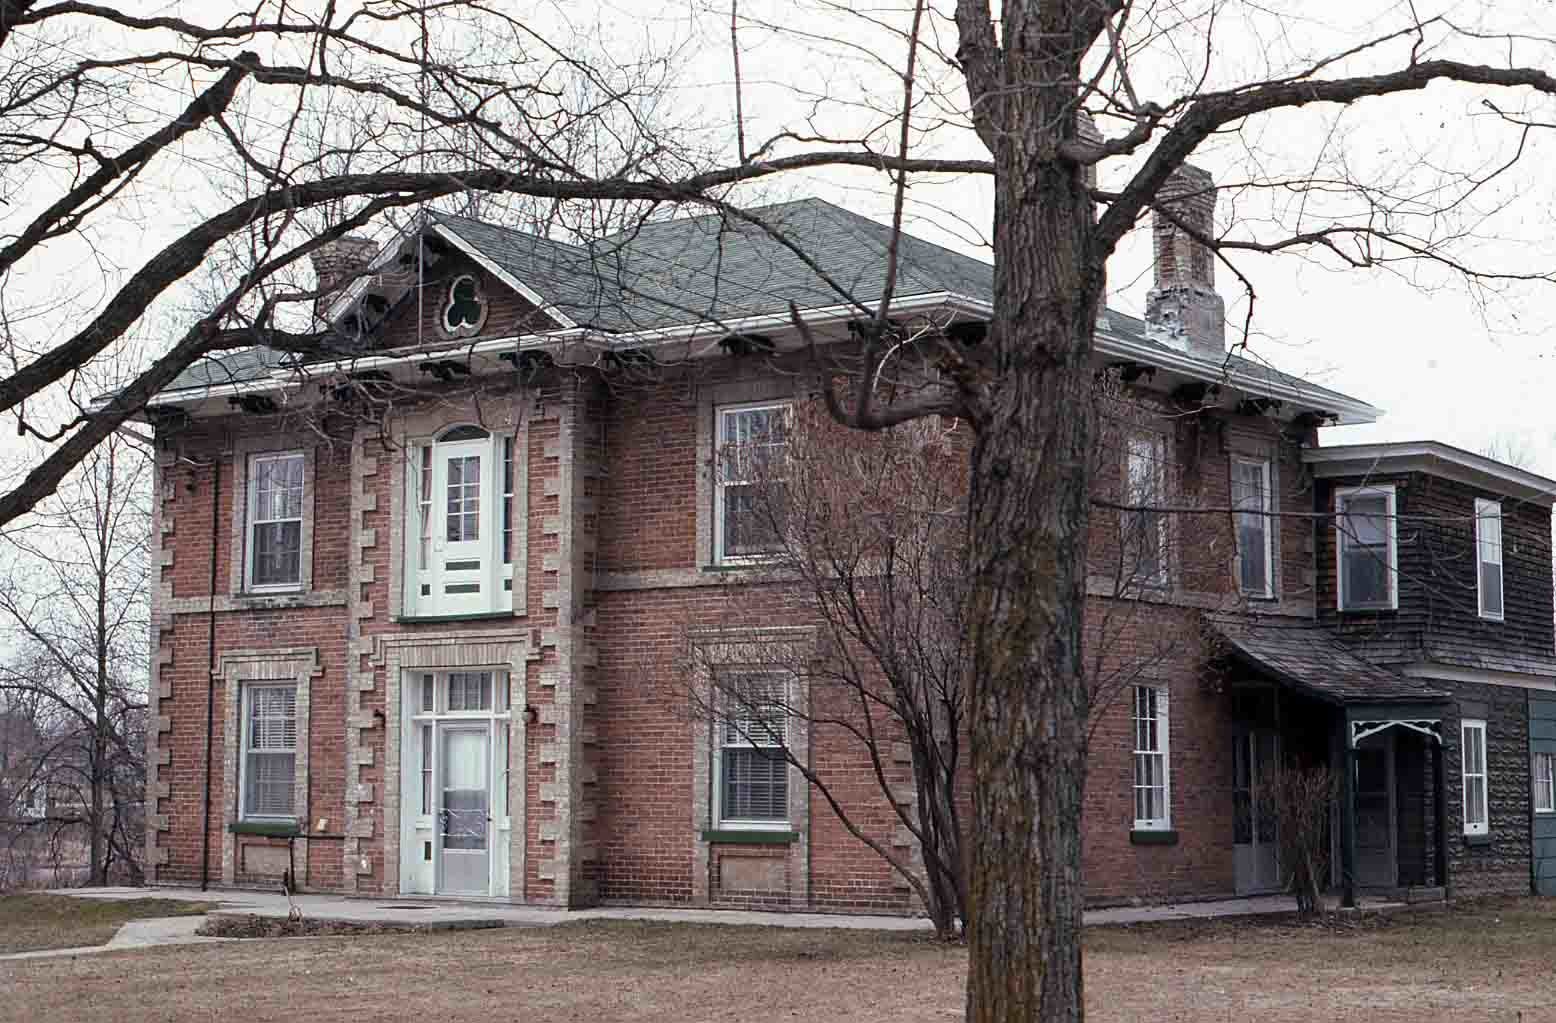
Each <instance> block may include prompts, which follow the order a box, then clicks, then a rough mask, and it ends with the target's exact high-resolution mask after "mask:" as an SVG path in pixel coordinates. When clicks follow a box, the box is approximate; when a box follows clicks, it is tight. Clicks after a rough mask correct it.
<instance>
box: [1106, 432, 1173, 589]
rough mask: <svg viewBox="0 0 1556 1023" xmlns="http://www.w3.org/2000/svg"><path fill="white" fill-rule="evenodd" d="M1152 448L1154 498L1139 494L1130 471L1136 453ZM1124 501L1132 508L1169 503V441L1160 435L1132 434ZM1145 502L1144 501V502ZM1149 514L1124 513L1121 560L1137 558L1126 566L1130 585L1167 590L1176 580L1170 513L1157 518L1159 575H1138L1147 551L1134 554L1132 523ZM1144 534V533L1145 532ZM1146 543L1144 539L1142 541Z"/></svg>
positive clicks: (1127, 452) (1126, 450) (1126, 448)
mask: <svg viewBox="0 0 1556 1023" xmlns="http://www.w3.org/2000/svg"><path fill="white" fill-rule="evenodd" d="M1146 447H1149V448H1150V468H1151V473H1150V476H1151V490H1152V492H1151V493H1150V494H1144V495H1142V494H1139V493H1137V492H1136V491H1135V486H1134V474H1133V473H1132V472H1131V471H1130V470H1131V465H1132V463H1133V462H1134V461H1135V459H1136V453H1137V451H1139V450H1143V449H1144V448H1146ZM1123 469H1124V500H1125V503H1126V504H1131V505H1141V506H1149V505H1157V506H1160V505H1163V504H1165V503H1166V500H1167V438H1166V437H1163V436H1162V435H1161V434H1159V433H1154V432H1149V431H1139V432H1135V433H1131V434H1129V436H1128V437H1127V438H1126V439H1125V441H1124V466H1123ZM1142 498H1144V499H1143V500H1142ZM1144 514H1146V513H1145V512H1136V511H1125V512H1122V513H1120V519H1119V526H1120V529H1119V556H1120V557H1121V558H1123V559H1130V558H1131V557H1133V558H1134V560H1135V562H1136V563H1135V564H1134V565H1128V564H1125V565H1124V568H1125V570H1126V571H1125V580H1126V582H1130V583H1134V584H1138V585H1144V586H1166V585H1167V584H1168V582H1169V581H1170V580H1171V578H1172V568H1171V565H1170V563H1169V550H1170V545H1169V534H1168V524H1167V518H1168V516H1167V513H1166V512H1165V511H1163V510H1160V508H1158V510H1157V511H1155V512H1154V513H1153V514H1155V516H1156V537H1155V540H1156V572H1155V573H1154V574H1145V573H1143V572H1142V573H1139V574H1138V576H1137V575H1136V573H1137V571H1138V568H1139V565H1138V562H1139V557H1140V555H1141V554H1143V551H1134V552H1131V551H1130V544H1129V542H1128V541H1129V535H1130V526H1129V519H1130V517H1131V516H1135V515H1144ZM1142 532H1143V530H1142ZM1142 539H1143V538H1142Z"/></svg>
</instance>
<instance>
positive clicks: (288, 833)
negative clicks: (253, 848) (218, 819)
mask: <svg viewBox="0 0 1556 1023" xmlns="http://www.w3.org/2000/svg"><path fill="white" fill-rule="evenodd" d="M227 830H228V831H230V832H232V833H233V834H234V835H266V836H268V837H270V838H296V837H297V836H298V835H300V834H302V829H301V828H299V827H298V826H297V822H296V821H233V822H232V823H231V824H229V825H227Z"/></svg>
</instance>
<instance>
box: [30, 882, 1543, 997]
mask: <svg viewBox="0 0 1556 1023" xmlns="http://www.w3.org/2000/svg"><path fill="white" fill-rule="evenodd" d="M965 962H966V960H965V953H963V952H962V951H961V950H960V949H956V948H946V947H943V946H938V945H936V944H934V943H933V942H931V941H928V940H925V939H922V938H914V937H908V936H902V935H882V934H871V933H863V932H847V931H786V930H775V929H760V928H736V927H708V926H701V927H699V926H689V925H672V924H648V923H638V924H628V923H608V924H607V923H585V924H576V925H569V926H565V927H558V928H545V929H533V930H522V929H507V930H501V931H466V932H452V933H434V934H419V935H385V936H371V937H355V938H316V939H308V940H274V941H265V940H261V941H247V942H231V943H226V944H221V945H199V946H184V947H172V948H164V949H156V950H150V951H145V952H136V953H122V954H121V953H113V954H106V955H95V956H87V957H82V958H78V959H54V960H35V961H28V962H16V963H3V964H0V990H4V991H5V992H6V997H5V998H3V999H0V1019H7V1020H9V1019H17V1020H27V1021H29V1023H35V1021H39V1020H48V1019H73V1020H82V1021H95V1020H113V1021H115V1023H119V1021H123V1020H133V1019H157V1020H191V1021H192V1020H206V1019H211V1018H219V1017H225V1016H229V1015H233V1014H239V1015H241V1017H242V1018H243V1019H244V1020H296V1019H309V1020H336V1019H341V1020H345V1019H352V1020H400V1019H410V1020H428V1021H432V1020H435V1021H437V1023H457V1021H462V1020H471V1021H480V1023H490V1021H492V1020H502V1019H523V1020H541V1021H544V1020H585V1021H588V1023H615V1021H626V1020H663V1019H678V1020H741V1021H746V1020H750V1019H752V1018H781V1019H785V1020H816V1021H832V1020H844V1019H846V1020H862V1021H882V1023H884V1021H887V1020H891V1021H909V1023H914V1021H929V1020H936V1021H947V1020H954V1019H959V1018H960V1016H961V1005H962V972H963V969H964V967H965ZM1553 963H1556V902H1552V901H1539V900H1533V899H1523V900H1512V901H1505V902H1500V903H1488V904H1480V905H1475V906H1466V907H1460V908H1457V909H1455V910H1453V911H1452V912H1449V913H1440V914H1413V915H1410V916H1407V917H1395V918H1389V919H1386V920H1383V921H1381V922H1374V923H1369V924H1366V925H1364V926H1359V927H1340V928H1314V927H1301V926H1296V925H1293V924H1289V923H1284V924H1271V923H1268V922H1264V923H1256V922H1250V921H1218V922H1211V923H1200V924H1192V925H1188V924H1178V925H1159V926H1152V927H1140V928H1110V929H1105V930H1104V929H1098V930H1094V931H1092V932H1091V933H1090V935H1089V936H1088V939H1087V971H1086V985H1087V989H1086V990H1087V1006H1088V1017H1089V1019H1091V1020H1093V1021H1098V1020H1101V1021H1120V1023H1122V1021H1126V1020H1128V1021H1133V1020H1141V1019H1150V1020H1153V1021H1158V1020H1194V1021H1196V1023H1200V1021H1221V1020H1229V1021H1237V1023H1243V1021H1246V1020H1250V1019H1256V1020H1260V1021H1261V1023H1262V1021H1295V1020H1303V1021H1307V1020H1357V1021H1360V1020H1368V1021H1374V1020H1377V1021H1393V1020H1400V1021H1403V1020H1409V1021H1411V1023H1419V1021H1421V1020H1434V1019H1440V1018H1449V1017H1454V1018H1461V1017H1462V1018H1473V1019H1477V1020H1483V1021H1499V1020H1509V1021H1511V1020H1519V1019H1522V1020H1524V1021H1534V1020H1547V1019H1556V970H1553V965H1552V964H1553ZM1520 1013H1521V1014H1522V1015H1521V1016H1520Z"/></svg>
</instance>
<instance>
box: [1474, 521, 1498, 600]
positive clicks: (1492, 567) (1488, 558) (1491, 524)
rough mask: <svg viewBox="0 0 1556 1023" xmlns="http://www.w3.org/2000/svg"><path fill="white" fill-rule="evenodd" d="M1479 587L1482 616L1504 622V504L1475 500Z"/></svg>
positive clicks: (1476, 564) (1476, 581)
mask: <svg viewBox="0 0 1556 1023" xmlns="http://www.w3.org/2000/svg"><path fill="white" fill-rule="evenodd" d="M1475 590H1476V592H1477V594H1478V595H1479V600H1478V603H1479V605H1480V616H1481V617H1482V618H1490V619H1492V620H1494V621H1499V622H1500V621H1501V620H1502V615H1503V607H1502V505H1501V504H1500V503H1498V502H1496V501H1487V500H1485V499H1484V498H1479V497H1477V498H1476V499H1475Z"/></svg>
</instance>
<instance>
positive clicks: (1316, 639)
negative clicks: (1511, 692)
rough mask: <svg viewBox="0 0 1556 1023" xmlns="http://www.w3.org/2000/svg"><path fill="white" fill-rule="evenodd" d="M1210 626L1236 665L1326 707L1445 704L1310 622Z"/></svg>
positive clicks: (1211, 620) (1225, 619) (1212, 621)
mask: <svg viewBox="0 0 1556 1023" xmlns="http://www.w3.org/2000/svg"><path fill="white" fill-rule="evenodd" d="M1206 624H1207V626H1208V628H1209V630H1210V632H1211V634H1212V635H1213V636H1214V637H1216V638H1218V639H1219V640H1221V641H1222V644H1223V646H1224V648H1225V650H1226V652H1227V653H1228V654H1229V655H1230V656H1231V657H1232V659H1233V660H1236V661H1239V662H1241V663H1243V664H1244V665H1246V666H1248V667H1251V668H1253V669H1254V670H1255V671H1258V672H1260V673H1262V674H1265V675H1269V676H1270V677H1272V678H1273V679H1275V680H1276V681H1277V682H1280V683H1282V684H1283V685H1288V686H1291V687H1293V688H1295V689H1300V690H1302V691H1303V692H1305V693H1307V694H1308V695H1310V696H1313V697H1315V698H1317V699H1319V700H1322V701H1324V702H1325V703H1331V704H1339V705H1341V706H1345V705H1350V704H1368V705H1373V706H1376V705H1379V704H1391V703H1402V704H1417V705H1419V704H1423V703H1428V704H1430V703H1445V702H1447V701H1448V699H1449V697H1448V694H1447V693H1445V692H1442V691H1441V690H1438V689H1433V688H1431V687H1430V686H1428V685H1425V684H1423V683H1421V682H1419V681H1417V680H1415V679H1412V678H1406V677H1405V676H1404V675H1400V674H1398V673H1396V672H1393V671H1390V670H1389V669H1388V668H1384V667H1381V666H1380V665H1376V664H1373V663H1372V662H1370V661H1367V660H1364V659H1363V658H1362V657H1360V656H1358V655H1357V654H1355V653H1353V652H1352V651H1351V650H1349V649H1348V648H1346V647H1345V645H1344V644H1342V643H1340V641H1339V640H1337V639H1335V638H1334V636H1333V635H1332V634H1330V633H1329V632H1328V630H1326V629H1322V628H1320V627H1319V626H1317V625H1315V624H1313V623H1311V622H1301V621H1281V620H1279V619H1272V618H1269V617H1264V616H1261V617H1257V618H1255V617H1252V616H1234V615H1210V616H1207V618H1206Z"/></svg>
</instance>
